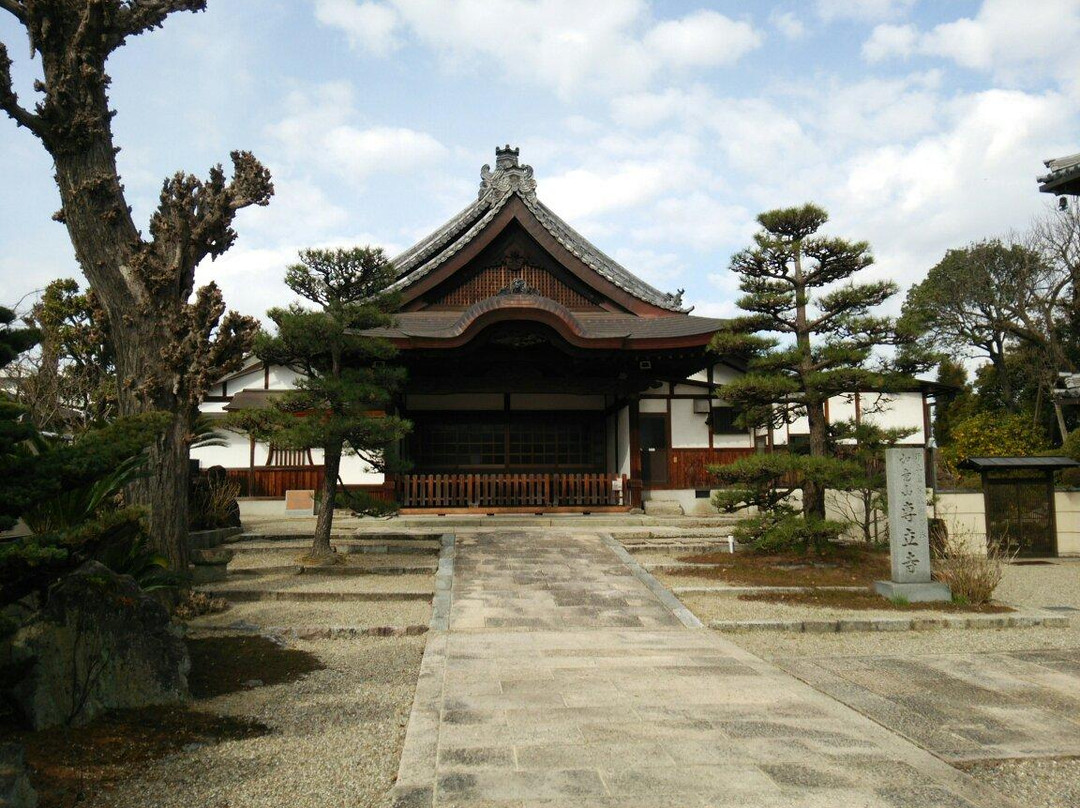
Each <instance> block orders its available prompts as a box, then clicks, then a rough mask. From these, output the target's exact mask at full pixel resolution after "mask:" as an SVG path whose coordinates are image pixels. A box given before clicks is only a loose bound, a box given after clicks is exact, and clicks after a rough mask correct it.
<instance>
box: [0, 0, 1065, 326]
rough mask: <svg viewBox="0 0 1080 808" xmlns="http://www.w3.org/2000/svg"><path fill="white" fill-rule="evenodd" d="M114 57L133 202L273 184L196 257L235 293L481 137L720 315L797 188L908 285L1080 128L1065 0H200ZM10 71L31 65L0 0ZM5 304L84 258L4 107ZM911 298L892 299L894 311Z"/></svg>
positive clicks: (615, 243) (384, 225) (467, 181)
mask: <svg viewBox="0 0 1080 808" xmlns="http://www.w3.org/2000/svg"><path fill="white" fill-rule="evenodd" d="M208 5H209V9H208V10H207V11H206V12H205V13H200V14H190V13H180V14H176V15H174V16H172V17H170V18H169V19H168V21H167V22H166V24H165V26H164V27H163V28H162V29H160V30H157V31H154V32H151V33H149V34H145V35H143V36H139V37H136V38H134V39H132V40H131V41H130V42H129V43H128V44H127V45H126V46H125V47H123V48H122V49H120V50H119V51H117V53H116V54H114V56H113V57H112V59H111V60H110V63H109V70H110V74H111V76H112V79H113V81H112V86H111V99H112V103H113V106H114V108H115V109H116V110H117V113H118V114H117V116H116V118H115V119H114V135H115V139H116V143H117V145H118V146H120V147H121V149H122V150H121V152H120V154H119V165H120V171H121V174H122V177H123V181H124V183H125V186H126V188H127V192H128V201H129V203H130V204H131V205H132V207H133V210H134V215H135V217H136V222H137V223H138V224H139V226H140V227H143V228H144V229H145V224H146V222H147V221H148V219H149V217H150V213H151V211H152V209H153V207H154V205H155V204H156V200H157V194H158V192H159V191H160V187H161V182H162V180H163V179H164V178H165V177H167V176H170V175H172V174H173V173H175V172H176V171H180V170H182V171H185V172H190V173H193V174H196V175H198V176H206V174H207V171H208V169H209V167H210V166H212V165H214V164H215V163H219V162H224V163H225V164H226V165H228V164H229V158H228V155H229V152H230V151H232V150H234V149H248V150H251V151H253V152H254V153H255V154H256V156H257V157H259V158H260V159H261V160H262V161H263V162H264V163H265V164H266V165H267V166H268V167H269V168H270V170H271V172H272V174H273V176H274V183H275V186H276V194H275V196H274V198H273V200H272V201H271V204H270V205H269V206H268V207H266V208H258V209H248V210H245V211H242V212H241V213H240V215H239V216H238V218H237V221H236V229H237V231H238V232H239V238H238V240H237V243H236V245H235V246H234V247H233V248H232V249H231V250H230V251H229V252H228V253H226V254H225V255H224V256H222V257H220V258H219V259H217V260H216V261H214V262H211V261H209V260H207V261H206V262H204V263H203V264H202V265H200V267H199V269H198V272H197V277H196V280H197V282H198V283H200V284H201V283H206V282H209V281H211V280H212V281H215V282H217V283H218V285H220V286H221V287H222V289H223V291H224V294H225V299H226V302H227V303H228V305H229V306H230V307H231V308H234V309H237V310H239V311H241V312H242V313H245V314H251V315H255V316H260V317H262V316H264V315H265V312H266V310H267V309H268V308H270V307H271V306H275V305H285V304H287V303H289V302H291V301H292V300H293V295H292V294H291V293H290V292H289V290H288V289H287V288H286V287H285V285H284V283H283V282H282V278H283V275H284V270H285V268H286V266H288V265H289V264H290V263H293V262H295V260H296V256H297V251H298V250H299V249H302V248H306V247H324V246H335V247H336V246H351V245H360V244H371V245H375V246H381V247H383V248H384V249H385V250H386V251H387V252H388V253H389V254H391V255H394V254H396V253H398V252H400V251H402V250H404V249H405V248H407V247H408V246H410V245H411V244H412V243H414V242H415V241H417V240H419V239H420V238H422V237H423V236H425V235H426V234H428V233H429V232H431V231H432V230H434V229H435V228H437V227H439V226H440V225H441V224H443V223H444V222H445V221H446V220H448V219H449V218H450V217H451V216H452V215H453V214H455V213H456V212H458V211H459V210H461V209H462V208H464V207H465V206H466V205H468V204H469V203H470V202H472V201H473V200H474V199H475V198H476V191H477V188H478V184H479V180H480V167H481V166H482V165H483V164H484V163H491V164H493V163H494V158H495V154H494V151H495V147H496V146H499V145H503V144H507V143H509V144H511V145H513V146H517V147H519V148H520V149H521V158H520V159H521V161H522V162H523V163H526V164H529V165H531V166H533V168H534V170H535V177H536V179H537V182H538V188H537V192H538V195H539V197H540V199H541V200H543V201H544V202H545V203H546V204H547V205H548V206H549V207H550V208H552V209H553V210H554V211H555V212H556V213H558V214H559V215H560V216H562V217H563V218H564V219H566V220H567V221H568V222H570V223H571V224H572V225H573V226H574V227H575V228H577V229H578V230H579V231H580V232H581V233H583V234H584V235H585V236H586V237H587V238H589V239H590V240H591V241H592V242H593V243H594V244H595V245H596V246H598V247H599V248H600V249H602V250H604V251H605V252H607V253H608V254H609V255H611V256H613V257H614V258H615V259H616V260H618V261H619V262H620V263H622V264H623V265H624V266H625V267H626V268H627V269H629V270H630V271H631V272H633V273H635V274H636V275H638V276H639V277H641V278H642V279H644V280H646V281H648V282H649V283H651V284H653V285H654V286H657V287H658V288H660V289H661V290H663V291H675V290H676V289H685V290H686V292H685V302H686V303H687V304H690V305H693V306H694V307H695V313H696V314H702V315H706V316H714V317H725V316H731V315H733V314H735V313H737V310H736V306H735V301H736V299H737V298H738V296H739V293H738V289H737V279H736V277H735V276H734V274H733V273H732V272H731V271H730V269H729V268H728V267H729V263H730V259H731V256H732V254H733V253H735V252H737V251H738V250H740V249H743V248H745V247H746V246H748V245H749V244H750V243H751V238H752V235H753V233H754V232H755V230H756V229H757V224H756V221H755V217H756V216H757V214H758V213H760V212H762V211H765V210H769V209H772V208H777V207H788V206H793V205H799V204H802V203H804V202H809V201H813V202H816V203H817V204H819V205H822V206H824V207H825V208H826V209H827V210H828V211H829V212H830V215H831V219H830V221H829V223H828V224H827V225H826V227H825V228H824V231H823V232H826V233H828V234H829V235H835V236H842V237H846V238H851V239H857V240H865V241H868V242H869V243H870V245H871V248H872V251H873V253H874V256H875V258H876V263H875V265H874V266H873V267H871V268H870V269H869V270H867V271H866V272H865V273H864V277H865V278H866V279H868V280H869V279H871V278H880V277H888V278H892V279H894V280H895V281H897V282H898V283H899V284H900V285H901V287H903V288H906V287H907V286H909V285H910V284H911V283H914V282H918V281H919V280H920V279H921V278H922V277H923V276H924V275H925V274H926V272H927V271H928V270H929V269H930V267H932V266H933V265H934V264H936V263H937V262H938V261H939V260H940V259H941V258H942V256H943V255H944V253H945V251H946V250H948V249H951V248H958V247H963V246H965V245H966V244H968V243H970V242H973V241H976V240H980V239H985V238H993V237H998V236H1003V235H1006V234H1008V233H1009V232H1010V231H1012V232H1016V231H1022V230H1024V229H1025V228H1026V227H1027V226H1028V225H1029V224H1030V222H1031V220H1032V218H1033V217H1035V216H1038V215H1049V209H1050V208H1051V207H1052V206H1053V203H1054V200H1053V199H1052V198H1050V197H1048V196H1047V195H1045V194H1040V193H1038V189H1037V183H1036V181H1035V178H1036V176H1038V175H1039V174H1041V173H1044V168H1043V165H1042V161H1043V160H1046V159H1049V158H1054V157H1060V156H1063V155H1067V154H1072V153H1074V152H1077V151H1080V127H1078V125H1077V124H1078V123H1080V49H1077V48H1076V46H1075V45H1076V42H1077V41H1080V0H982V1H981V2H979V1H978V0H921V1H920V0H802V2H795V1H794V0H790V1H789V2H779V1H775V2H774V1H766V0H760V1H757V0H755V1H753V2H750V1H745V2H734V1H731V2H721V1H719V0H716V1H714V2H694V1H693V0H681V1H680V2H674V1H672V2H662V1H661V0H652V1H651V2H650V0H587V1H586V0H210V2H209V4H208ZM0 41H2V42H4V43H5V44H6V45H7V46H8V50H9V53H10V55H11V57H12V59H13V60H14V61H15V66H14V68H13V71H14V74H15V79H16V85H17V87H16V89H17V90H18V91H19V94H20V97H21V99H22V100H23V101H24V103H25V102H27V101H28V100H30V99H32V98H33V96H34V93H33V90H32V82H33V79H34V78H35V76H36V70H37V69H38V64H37V63H36V62H34V61H32V60H31V59H30V58H29V48H28V46H27V43H26V39H25V33H24V32H23V31H22V30H21V29H20V28H19V26H18V25H17V23H16V22H15V21H14V19H13V18H11V17H10V16H9V15H7V14H5V13H4V12H2V11H0ZM0 178H2V179H0V305H7V306H13V305H16V304H19V305H20V307H21V308H22V309H25V307H26V306H27V305H28V304H29V303H30V302H31V301H32V300H33V295H34V292H35V290H39V289H41V288H42V287H44V286H45V284H47V283H48V282H49V281H50V280H52V279H54V278H58V277H81V276H80V275H79V271H78V267H77V264H76V262H75V260H74V257H73V252H72V249H71V246H70V242H69V241H68V238H67V233H66V231H65V230H64V228H63V226H61V225H59V224H56V223H55V222H53V221H51V220H50V217H51V215H52V213H53V212H54V211H55V210H56V209H57V208H58V207H59V201H58V195H57V191H56V188H55V186H54V184H53V182H52V170H51V162H50V160H49V159H48V157H47V155H46V154H45V152H44V150H43V148H42V146H41V144H40V143H38V142H37V141H36V140H35V139H34V138H33V136H32V135H30V134H29V133H28V132H27V131H26V130H25V129H20V128H17V127H16V126H15V124H14V123H13V122H12V121H10V120H7V119H3V118H0ZM900 302H901V298H899V297H898V298H896V299H895V300H894V301H892V302H891V303H890V304H888V307H889V308H890V310H892V311H896V310H898V308H899V304H900Z"/></svg>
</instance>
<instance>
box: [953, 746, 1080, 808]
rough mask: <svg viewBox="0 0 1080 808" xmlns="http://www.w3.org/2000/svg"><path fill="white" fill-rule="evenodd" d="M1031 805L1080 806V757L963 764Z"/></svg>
mask: <svg viewBox="0 0 1080 808" xmlns="http://www.w3.org/2000/svg"><path fill="white" fill-rule="evenodd" d="M963 768H964V771H966V772H968V773H969V774H971V775H973V776H974V777H976V778H978V779H980V780H983V781H986V782H989V783H990V784H991V785H993V787H994V788H996V789H997V790H998V791H1000V792H1001V793H1002V794H1005V795H1006V796H1008V797H1012V798H1013V799H1014V800H1016V801H1017V802H1018V803H1020V804H1021V805H1025V806H1028V808H1076V806H1077V805H1080V760H1077V759H1075V758H1073V759H1066V760H1001V761H997V762H994V763H978V764H972V765H967V766H964V767H963Z"/></svg>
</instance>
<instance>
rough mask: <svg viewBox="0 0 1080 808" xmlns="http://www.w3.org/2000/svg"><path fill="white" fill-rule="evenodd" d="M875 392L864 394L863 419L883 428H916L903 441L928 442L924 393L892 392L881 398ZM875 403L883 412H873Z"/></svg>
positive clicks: (913, 442)
mask: <svg viewBox="0 0 1080 808" xmlns="http://www.w3.org/2000/svg"><path fill="white" fill-rule="evenodd" d="M878 402H879V397H878V396H877V395H876V394H874V393H863V394H862V410H863V420H864V421H866V422H868V423H873V424H877V425H878V426H879V427H881V428H882V429H896V428H902V429H914V430H915V431H914V432H913V433H912V434H911V435H909V436H908V437H906V438H904V439H903V440H902V441H901V443H912V444H921V443H925V442H926V434H925V432H926V426H925V420H924V418H923V397H922V393H917V392H915V393H892V394H890V395H889V396H887V397H882V398H881V399H880V404H879V403H878ZM875 405H877V406H880V407H881V412H871V410H872V409H873V408H874V407H875Z"/></svg>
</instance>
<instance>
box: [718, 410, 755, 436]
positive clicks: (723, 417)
mask: <svg viewBox="0 0 1080 808" xmlns="http://www.w3.org/2000/svg"><path fill="white" fill-rule="evenodd" d="M738 417H739V409H738V408H737V407H713V408H712V414H711V415H710V416H709V423H710V424H712V431H713V434H714V435H745V434H746V430H745V429H744V428H742V427H738V426H735V419H736V418H738Z"/></svg>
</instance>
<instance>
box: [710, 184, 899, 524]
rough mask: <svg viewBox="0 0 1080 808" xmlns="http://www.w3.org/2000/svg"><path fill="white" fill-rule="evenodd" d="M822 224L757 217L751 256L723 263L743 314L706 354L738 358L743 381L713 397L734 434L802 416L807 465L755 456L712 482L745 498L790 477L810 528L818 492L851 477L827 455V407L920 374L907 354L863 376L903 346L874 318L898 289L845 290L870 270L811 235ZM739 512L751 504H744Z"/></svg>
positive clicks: (822, 217) (813, 210) (805, 212)
mask: <svg viewBox="0 0 1080 808" xmlns="http://www.w3.org/2000/svg"><path fill="white" fill-rule="evenodd" d="M826 221H828V214H827V213H826V212H825V211H824V210H822V209H821V208H819V207H817V206H815V205H812V204H808V205H803V206H802V207H796V208H784V209H780V210H773V211H768V212H766V213H762V214H761V215H760V216H758V222H759V223H760V224H761V226H762V230H761V231H760V232H759V233H757V234H756V235H755V236H754V246H752V247H750V248H749V249H746V250H743V251H742V252H739V253H737V254H736V255H735V256H733V257H732V259H731V269H732V271H733V272H735V273H736V274H738V276H739V278H740V289H741V290H742V291H743V292H744V293H745V294H744V295H743V297H742V298H740V299H739V301H738V305H739V307H740V308H741V309H742V310H743V311H745V312H746V314H745V315H743V316H741V317H737V318H735V319H733V320H731V321H730V322H729V323H728V324H727V326H726V327H725V328H723V329H722V330H721V331H719V332H718V333H717V334H716V335H715V337H714V338H713V340H712V343H711V346H710V347H711V349H712V350H713V351H715V352H717V353H719V354H722V355H726V356H732V355H736V356H742V357H745V360H746V366H747V372H746V374H745V375H743V376H742V377H741V378H739V379H737V380H736V381H734V382H732V383H731V384H727V385H723V386H722V387H721V388H720V389H719V391H718V394H719V396H720V397H721V398H723V399H725V400H727V401H728V402H730V403H731V404H732V405H733V406H735V407H736V408H737V409H739V410H740V411H741V415H740V416H739V423H740V425H742V426H745V427H747V428H758V429H763V428H768V427H773V428H779V427H781V426H783V425H784V424H790V423H792V422H794V421H795V420H796V419H797V418H800V417H802V416H805V417H806V420H807V424H808V427H809V433H810V434H809V456H807V457H798V456H791V457H790V458H788V459H785V460H784V461H782V462H781V461H779V460H778V459H777V458H775V457H772V458H770V457H768V456H754V457H751V458H746V459H744V460H743V461H741V462H740V463H738V464H736V465H735V466H731V467H723V466H720V467H714V469H713V471H714V473H715V474H716V475H717V477H718V479H719V480H720V481H721V482H722V483H725V484H732V485H735V486H740V485H741V486H747V485H748V484H751V483H752V484H753V485H750V487H749V488H745V489H744V491H743V493H745V492H747V491H750V490H751V489H752V488H753V487H754V485H756V486H758V489H759V490H760V486H761V481H762V480H763V479H766V478H767V479H769V480H771V481H772V482H778V481H779V480H780V479H781V478H782V477H784V476H787V477H788V479H791V477H792V475H794V476H795V477H796V478H798V482H797V483H796V484H795V486H794V487H799V488H801V489H802V510H803V516H804V517H806V518H807V520H816V521H820V520H824V518H825V489H826V487H834V486H837V485H839V484H841V483H842V482H843V479H844V477H845V476H846V475H847V473H848V472H850V471H851V469H850V467H849V466H847V465H846V464H845V463H844V461H842V460H839V459H837V458H835V457H834V456H833V454H832V452H831V446H830V435H829V424H828V421H827V419H826V414H825V403H826V402H827V401H828V400H829V399H830V398H832V397H834V396H838V395H844V394H851V393H853V392H855V391H858V390H898V389H902V388H903V387H904V386H905V381H906V382H907V384H910V379H909V378H908V377H907V376H904V375H902V374H901V371H910V370H912V369H913V368H914V367H915V366H916V365H918V364H919V361H918V359H919V358H918V357H916V356H915V355H914V354H908V353H904V352H901V353H900V354H899V356H900V359H899V360H898V361H897V362H896V363H895V364H894V365H893V366H892V368H886V367H885V366H884V364H879V366H878V367H876V368H871V367H870V362H871V357H872V354H873V352H874V349H875V348H877V347H878V346H882V345H907V344H908V343H909V342H910V340H908V339H907V338H906V337H900V336H898V334H897V331H896V328H895V323H894V322H893V320H892V319H891V318H888V317H882V316H878V315H876V314H874V313H873V312H874V310H875V309H876V308H877V307H878V306H880V305H881V304H882V303H883V302H884V301H885V300H887V299H888V298H889V297H890V296H891V295H893V294H895V293H896V291H897V286H896V284H895V283H893V282H892V281H874V282H870V283H855V282H853V281H851V277H852V276H853V275H855V274H856V273H858V272H859V271H861V270H863V269H865V268H866V267H868V266H870V264H871V263H872V262H873V257H872V256H871V254H870V249H869V245H868V244H867V243H866V242H863V241H859V242H851V241H846V240H844V239H840V238H832V237H825V236H821V235H818V231H819V230H820V229H821V227H822V225H824V224H825V222H826ZM773 335H777V336H773ZM769 470H771V472H770V471H769ZM767 472H768V473H767ZM737 494H738V492H735V493H729V494H726V495H724V496H723V497H722V498H721V499H722V501H721V502H720V503H719V504H721V505H722V506H724V507H726V508H727V509H729V510H732V509H734V508H735V507H736V506H738V504H739V502H740V500H739V499H738V496H737ZM742 502H743V503H744V504H757V503H755V502H747V501H746V498H745V497H743V500H742Z"/></svg>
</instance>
